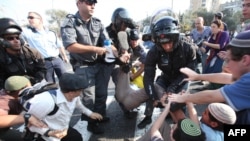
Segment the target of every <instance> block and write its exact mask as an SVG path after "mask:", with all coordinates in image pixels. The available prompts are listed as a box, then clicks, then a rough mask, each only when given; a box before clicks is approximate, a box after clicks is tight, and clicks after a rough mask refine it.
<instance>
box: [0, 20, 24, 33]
mask: <svg viewBox="0 0 250 141" xmlns="http://www.w3.org/2000/svg"><path fill="white" fill-rule="evenodd" d="M21 32H22V28H21V27H20V26H19V25H18V24H17V23H16V22H15V21H14V20H13V19H10V18H0V36H3V35H4V34H15V33H17V34H20V33H21Z"/></svg>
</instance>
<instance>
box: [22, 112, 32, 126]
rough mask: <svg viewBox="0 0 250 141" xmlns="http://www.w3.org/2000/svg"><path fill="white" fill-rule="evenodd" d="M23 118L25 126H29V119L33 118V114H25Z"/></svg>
mask: <svg viewBox="0 0 250 141" xmlns="http://www.w3.org/2000/svg"><path fill="white" fill-rule="evenodd" d="M23 117H24V124H25V126H27V125H28V123H29V119H30V117H31V114H29V113H25V114H24V115H23Z"/></svg>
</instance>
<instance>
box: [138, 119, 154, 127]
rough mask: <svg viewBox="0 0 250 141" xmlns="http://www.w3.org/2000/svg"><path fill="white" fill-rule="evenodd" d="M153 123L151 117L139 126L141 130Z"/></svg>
mask: <svg viewBox="0 0 250 141" xmlns="http://www.w3.org/2000/svg"><path fill="white" fill-rule="evenodd" d="M151 122H152V119H151V116H146V117H145V118H144V119H143V120H142V121H141V122H140V123H139V124H138V125H137V127H138V128H139V129H142V128H145V127H146V126H147V125H148V124H150V123H151Z"/></svg>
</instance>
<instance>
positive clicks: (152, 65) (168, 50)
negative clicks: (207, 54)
mask: <svg viewBox="0 0 250 141" xmlns="http://www.w3.org/2000/svg"><path fill="white" fill-rule="evenodd" d="M151 35H152V40H153V41H154V43H155V45H154V46H153V47H152V48H151V49H150V50H149V51H148V53H147V57H146V61H145V68H144V79H143V83H144V88H145V91H146V93H147V94H148V95H149V100H148V101H147V102H146V109H145V113H144V114H145V115H146V117H145V118H144V119H143V120H142V121H141V122H140V123H139V124H138V128H144V127H145V126H146V125H147V124H149V123H151V122H152V119H151V116H152V113H153V109H154V106H156V105H157V104H156V103H157V101H159V100H160V99H161V97H158V96H157V94H156V89H155V87H154V80H155V75H156V67H157V66H158V68H159V70H160V71H161V74H160V75H159V76H158V77H157V79H156V83H157V84H158V85H160V86H161V87H162V88H164V90H165V93H166V94H170V93H178V92H179V91H181V90H182V89H184V88H185V86H187V83H186V82H184V83H182V82H183V79H184V78H185V75H184V74H182V73H181V72H180V68H182V67H188V68H191V69H193V70H194V69H195V64H196V52H195V48H194V47H193V46H192V44H191V42H189V41H188V40H186V39H185V37H182V36H181V35H180V33H179V31H178V20H177V19H175V18H173V17H171V16H163V17H161V18H158V19H157V20H155V22H152V24H151ZM181 106H182V105H181ZM177 108H179V105H177V104H172V105H171V110H172V111H174V110H176V109H177Z"/></svg>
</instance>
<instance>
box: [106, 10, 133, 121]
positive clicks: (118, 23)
mask: <svg viewBox="0 0 250 141" xmlns="http://www.w3.org/2000/svg"><path fill="white" fill-rule="evenodd" d="M127 28H130V29H136V28H137V25H136V23H135V22H134V21H133V19H132V18H131V15H130V13H129V11H128V10H127V9H125V8H123V7H118V8H116V9H115V10H114V12H113V14H112V17H111V23H110V25H109V26H107V27H106V30H107V32H108V34H109V37H110V39H111V40H112V42H113V45H114V46H115V47H116V49H117V50H118V54H119V55H121V54H125V53H131V51H132V49H131V48H130V47H129V34H128V33H127V32H126V29H127ZM121 33H122V34H123V35H124V36H120V35H122V34H121ZM119 34H120V35H119ZM121 41H122V42H123V43H121ZM116 64H118V65H120V67H122V68H123V70H124V71H126V72H128V71H129V70H130V65H131V64H130V63H124V62H122V61H120V59H116V60H115V62H113V63H106V67H109V68H112V69H111V71H110V75H111V77H112V81H113V82H114V84H115V85H116V84H117V82H118V78H117V75H118V66H116ZM109 70H110V69H109ZM119 104H120V106H121V108H122V109H123V111H124V114H125V116H126V117H127V118H132V114H131V112H130V111H127V110H125V109H124V107H123V105H122V104H121V103H119Z"/></svg>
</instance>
